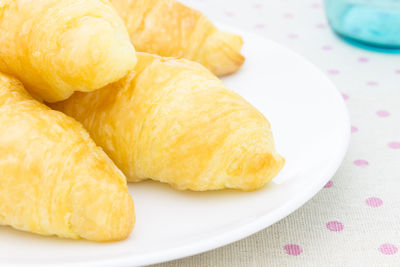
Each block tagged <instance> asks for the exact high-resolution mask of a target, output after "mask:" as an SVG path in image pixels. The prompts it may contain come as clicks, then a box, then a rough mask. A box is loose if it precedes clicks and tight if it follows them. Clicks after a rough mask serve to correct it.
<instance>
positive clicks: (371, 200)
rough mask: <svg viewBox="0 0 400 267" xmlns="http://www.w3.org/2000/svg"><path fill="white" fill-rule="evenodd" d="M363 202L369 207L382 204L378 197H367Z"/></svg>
mask: <svg viewBox="0 0 400 267" xmlns="http://www.w3.org/2000/svg"><path fill="white" fill-rule="evenodd" d="M365 203H366V204H367V205H368V206H370V207H373V208H377V207H380V206H382V204H383V201H382V199H380V198H379V197H369V198H367V199H366V200H365Z"/></svg>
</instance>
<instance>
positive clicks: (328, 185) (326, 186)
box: [324, 181, 333, 188]
mask: <svg viewBox="0 0 400 267" xmlns="http://www.w3.org/2000/svg"><path fill="white" fill-rule="evenodd" d="M332 186H333V182H332V181H329V182H327V183H326V185H324V188H329V187H332Z"/></svg>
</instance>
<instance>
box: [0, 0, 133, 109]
mask: <svg viewBox="0 0 400 267" xmlns="http://www.w3.org/2000/svg"><path fill="white" fill-rule="evenodd" d="M135 64H136V56H135V50H134V48H133V46H132V44H131V43H130V40H129V34H128V32H127V30H126V28H125V25H124V23H123V21H122V20H121V18H120V17H119V16H118V14H117V12H116V11H115V9H114V8H113V7H112V5H111V4H110V3H109V1H106V0H85V1H80V0H2V1H0V71H2V72H3V73H7V74H10V75H12V76H15V77H17V78H19V80H20V81H21V82H22V83H23V84H24V85H25V87H26V88H27V90H28V91H29V92H30V93H31V94H33V95H34V96H35V97H36V98H38V99H41V100H42V99H44V100H46V101H48V102H55V101H60V100H64V99H66V98H68V97H69V96H70V95H71V94H72V93H73V92H74V91H93V90H95V89H99V88H101V87H103V86H105V85H107V84H109V83H112V82H115V81H117V80H119V79H120V78H122V77H123V76H125V75H126V74H127V73H128V72H129V71H131V70H132V69H133V67H134V65H135Z"/></svg>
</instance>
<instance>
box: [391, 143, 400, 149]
mask: <svg viewBox="0 0 400 267" xmlns="http://www.w3.org/2000/svg"><path fill="white" fill-rule="evenodd" d="M388 147H390V148H393V149H400V142H390V143H388Z"/></svg>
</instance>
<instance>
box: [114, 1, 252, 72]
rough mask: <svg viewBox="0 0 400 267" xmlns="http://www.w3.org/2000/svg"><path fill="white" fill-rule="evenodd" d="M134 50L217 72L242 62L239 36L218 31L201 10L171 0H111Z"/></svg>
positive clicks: (238, 66)
mask: <svg viewBox="0 0 400 267" xmlns="http://www.w3.org/2000/svg"><path fill="white" fill-rule="evenodd" d="M110 2H111V3H112V4H113V5H114V7H115V8H116V9H117V11H118V12H119V14H120V15H121V17H122V18H123V19H124V20H125V23H126V25H127V28H128V31H129V34H130V36H131V41H132V43H133V44H134V46H135V48H136V49H137V50H138V51H142V52H148V53H152V54H158V55H160V56H167V57H183V58H186V59H190V60H193V61H197V62H199V63H201V64H202V65H203V66H205V67H207V68H208V69H209V70H211V71H212V72H213V73H214V74H216V75H218V76H222V75H226V74H230V73H233V72H236V71H237V70H238V69H239V68H240V66H241V65H242V64H243V62H244V57H243V56H242V55H241V54H240V49H241V48H242V45H243V40H242V38H241V37H240V36H238V35H234V34H230V33H227V32H223V31H220V30H219V29H217V28H216V27H215V26H214V25H213V24H212V23H211V22H210V21H209V20H208V19H207V18H206V17H205V16H204V15H203V14H201V13H200V12H198V11H196V10H194V9H191V8H189V7H187V6H185V5H183V4H181V3H179V2H177V1H175V0H111V1H110Z"/></svg>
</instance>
